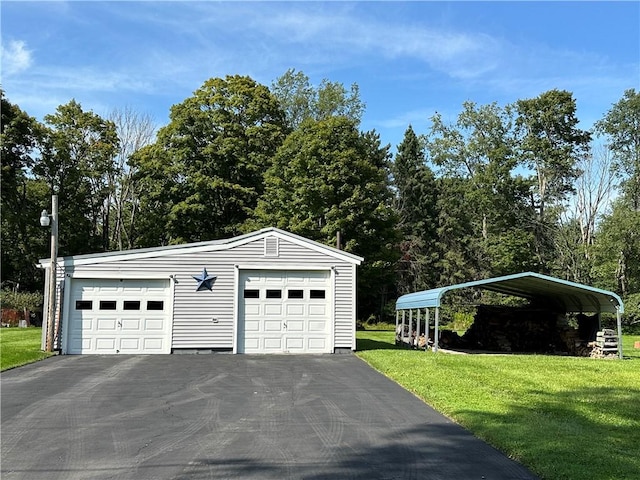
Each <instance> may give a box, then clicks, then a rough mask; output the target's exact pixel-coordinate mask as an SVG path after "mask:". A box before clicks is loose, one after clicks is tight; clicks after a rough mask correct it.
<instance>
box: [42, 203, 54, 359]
mask: <svg viewBox="0 0 640 480" xmlns="http://www.w3.org/2000/svg"><path fill="white" fill-rule="evenodd" d="M40 225H42V226H43V227H48V226H49V225H51V263H50V265H49V290H48V293H49V301H48V303H47V307H48V308H47V341H46V346H45V349H46V351H47V352H52V351H53V342H54V330H55V324H56V322H55V316H56V267H57V264H58V196H57V195H52V196H51V214H50V215H49V213H47V211H46V210H43V211H42V213H41V214H40Z"/></svg>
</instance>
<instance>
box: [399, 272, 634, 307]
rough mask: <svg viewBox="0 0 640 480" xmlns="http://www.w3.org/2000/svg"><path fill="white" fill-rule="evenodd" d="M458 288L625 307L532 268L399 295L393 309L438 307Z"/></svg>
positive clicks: (606, 293) (566, 304) (564, 303)
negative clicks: (536, 271) (533, 270)
mask: <svg viewBox="0 0 640 480" xmlns="http://www.w3.org/2000/svg"><path fill="white" fill-rule="evenodd" d="M461 288H480V289H483V290H490V291H492V292H498V293H502V294H506V295H513V296H516V297H522V298H527V299H530V300H537V301H541V302H546V303H552V304H554V305H557V306H559V307H561V308H563V309H564V311H566V312H574V313H579V312H585V313H586V312H611V313H616V307H618V308H619V311H620V313H622V312H623V311H624V306H623V304H622V300H621V299H620V297H619V296H618V295H616V294H615V293H613V292H609V291H606V290H600V289H599V288H594V287H590V286H587V285H582V284H580V283H574V282H569V281H567V280H561V279H559V278H555V277H549V276H546V275H542V274H540V273H533V272H524V273H517V274H514V275H506V276H504V277H496V278H489V279H485V280H477V281H475V282H467V283H459V284H457V285H449V286H446V287H440V288H433V289H431V290H425V291H422V292H414V293H409V294H407V295H403V296H401V297H400V298H398V300H397V302H396V310H407V309H411V308H425V307H426V308H433V307H439V306H440V300H441V299H442V296H443V295H444V294H445V293H446V292H448V291H450V290H458V289H461Z"/></svg>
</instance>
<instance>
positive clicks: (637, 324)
mask: <svg viewBox="0 0 640 480" xmlns="http://www.w3.org/2000/svg"><path fill="white" fill-rule="evenodd" d="M622 330H623V332H624V333H626V334H628V335H640V293H633V294H631V295H628V296H627V297H625V298H624V313H623V314H622Z"/></svg>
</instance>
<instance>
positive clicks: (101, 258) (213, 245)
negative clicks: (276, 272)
mask: <svg viewBox="0 0 640 480" xmlns="http://www.w3.org/2000/svg"><path fill="white" fill-rule="evenodd" d="M267 236H275V237H278V238H281V239H284V240H288V241H290V242H292V243H295V244H297V245H300V246H304V247H307V248H309V249H311V250H315V251H317V252H321V253H324V254H326V255H329V256H332V257H335V258H336V259H338V260H342V261H345V262H348V263H352V264H354V265H360V264H361V263H362V262H363V261H364V258H362V257H359V256H357V255H354V254H352V253H349V252H345V251H343V250H338V249H337V248H333V247H329V246H327V245H324V244H322V243H319V242H316V241H314V240H309V239H308V238H304V237H301V236H300V235H296V234H293V233H290V232H287V231H284V230H280V229H279V228H275V227H269V228H263V229H261V230H256V231H255V232H251V233H246V234H244V235H239V236H237V237H232V238H226V239H220V240H209V241H205V242H195V243H184V244H180V245H167V246H163V247H151V248H137V249H133V250H121V251H114V252H103V253H90V254H85V255H74V256H68V257H62V258H59V259H58V262H59V263H60V264H63V265H90V264H94V263H106V262H114V261H120V260H133V259H142V258H155V257H162V256H168V255H180V254H182V253H197V252H213V251H219V250H229V249H231V248H234V247H237V246H240V245H244V244H246V243H249V242H253V241H255V240H261V239H263V238H265V237H267ZM50 263H51V259H50V258H44V259H41V260H40V262H39V266H40V267H42V268H46V267H48V266H49V264H50Z"/></svg>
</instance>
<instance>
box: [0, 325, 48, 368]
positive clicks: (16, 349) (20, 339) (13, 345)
mask: <svg viewBox="0 0 640 480" xmlns="http://www.w3.org/2000/svg"><path fill="white" fill-rule="evenodd" d="M41 337H42V329H41V328H35V327H28V328H17V327H14V328H0V370H8V369H10V368H14V367H19V366H21V365H26V364H27V363H32V362H35V361H38V360H42V359H43V358H47V357H49V356H51V355H52V354H51V353H47V352H43V351H42V350H40V339H41Z"/></svg>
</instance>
